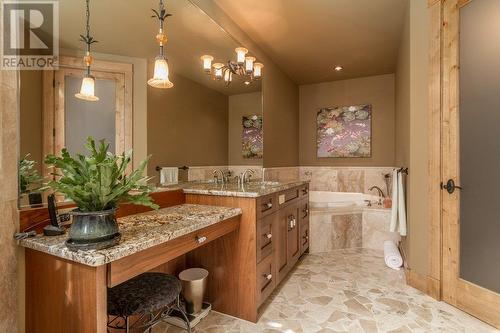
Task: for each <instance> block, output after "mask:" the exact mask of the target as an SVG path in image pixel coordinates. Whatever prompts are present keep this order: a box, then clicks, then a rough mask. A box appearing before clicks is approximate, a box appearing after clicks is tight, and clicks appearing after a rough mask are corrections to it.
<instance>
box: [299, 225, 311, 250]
mask: <svg viewBox="0 0 500 333" xmlns="http://www.w3.org/2000/svg"><path fill="white" fill-rule="evenodd" d="M308 248H309V222H307V223H301V224H300V254H301V255H302V254H303V253H304V252H306V250H307V249H308Z"/></svg>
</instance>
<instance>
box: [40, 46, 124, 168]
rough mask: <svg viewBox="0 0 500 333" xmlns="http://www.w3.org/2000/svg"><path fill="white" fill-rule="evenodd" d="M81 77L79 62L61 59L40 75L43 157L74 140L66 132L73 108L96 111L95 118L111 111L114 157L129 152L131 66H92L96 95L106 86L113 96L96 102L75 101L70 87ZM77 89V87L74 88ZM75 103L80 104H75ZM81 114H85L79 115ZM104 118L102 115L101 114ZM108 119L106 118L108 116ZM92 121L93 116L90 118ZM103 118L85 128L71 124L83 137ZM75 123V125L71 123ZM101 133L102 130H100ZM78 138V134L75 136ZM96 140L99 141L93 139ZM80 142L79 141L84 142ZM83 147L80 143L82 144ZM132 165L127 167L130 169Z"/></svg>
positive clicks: (82, 69) (109, 63)
mask: <svg viewBox="0 0 500 333" xmlns="http://www.w3.org/2000/svg"><path fill="white" fill-rule="evenodd" d="M83 74H84V67H83V63H82V60H81V59H78V58H72V57H64V56H62V57H61V59H60V65H59V70H57V71H45V72H44V76H43V89H44V97H43V98H44V103H43V106H44V107H43V155H44V156H46V155H47V154H56V155H57V154H59V153H60V151H61V149H62V148H65V147H66V148H67V147H68V138H73V137H75V133H70V134H72V135H68V133H66V132H67V131H68V129H67V127H68V124H69V122H70V121H69V120H70V119H72V117H70V116H73V117H74V116H75V114H77V112H76V111H75V106H80V107H83V108H86V109H88V110H89V111H90V110H91V109H92V106H94V107H95V108H96V110H97V111H96V112H95V114H96V115H100V113H99V111H101V110H104V109H107V108H111V111H112V112H113V113H114V115H113V114H111V117H112V118H113V119H112V122H113V123H114V126H113V132H114V133H113V134H114V135H111V134H110V135H111V137H112V141H114V146H113V147H111V149H112V150H113V151H114V152H116V153H117V154H121V153H123V152H124V151H129V150H131V149H132V121H133V120H132V116H133V110H132V65H131V64H124V63H115V62H107V61H99V60H96V61H95V62H94V64H93V66H92V75H93V76H94V77H95V79H96V94H97V95H99V91H97V89H98V87H99V85H103V88H104V87H107V88H108V89H107V90H111V91H112V93H111V94H110V95H109V96H107V97H108V98H107V99H111V100H109V101H108V100H107V99H106V98H105V99H103V98H102V97H103V96H101V99H100V101H98V102H86V101H80V100H78V99H76V97H75V96H74V93H75V92H78V91H77V90H76V91H74V90H75V89H72V88H73V87H71V85H72V84H74V82H75V81H76V82H77V83H79V81H80V80H81V78H82V77H83ZM77 88H78V87H77ZM75 103H79V104H76V105H75ZM79 114H80V115H83V114H85V112H80V113H79ZM102 114H103V115H104V114H105V112H103V113H102ZM108 118H109V117H108ZM92 119H94V117H92ZM103 122H104V120H103V119H95V122H94V123H90V124H87V125H84V124H81V126H80V127H79V125H80V124H74V126H73V127H76V128H79V132H81V133H80V134H82V136H83V137H85V136H86V133H92V132H94V130H95V128H96V127H97V125H99V126H100V127H102V123H103ZM73 123H74V122H73ZM101 132H102V131H101ZM76 137H78V135H76ZM95 139H96V140H99V139H100V138H95ZM84 140H85V138H84V139H81V140H80V139H79V141H84ZM82 145H83V142H82ZM131 168H132V165H130V166H129V170H130V169H131ZM43 173H44V175H47V174H49V173H50V170H49V169H45V170H44V172H43Z"/></svg>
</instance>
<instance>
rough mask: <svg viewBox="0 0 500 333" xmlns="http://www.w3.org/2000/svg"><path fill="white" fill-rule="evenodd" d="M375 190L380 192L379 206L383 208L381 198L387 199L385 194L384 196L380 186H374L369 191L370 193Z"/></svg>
mask: <svg viewBox="0 0 500 333" xmlns="http://www.w3.org/2000/svg"><path fill="white" fill-rule="evenodd" d="M373 190H377V191H378V196H379V199H378V205H379V206H382V199H381V198H385V194H384V191H382V190H381V189H380V187H378V186H372V187H370V188H369V189H368V191H373Z"/></svg>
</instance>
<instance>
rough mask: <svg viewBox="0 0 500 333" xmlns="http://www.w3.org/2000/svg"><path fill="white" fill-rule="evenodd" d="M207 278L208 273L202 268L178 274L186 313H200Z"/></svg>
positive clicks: (190, 269)
mask: <svg viewBox="0 0 500 333" xmlns="http://www.w3.org/2000/svg"><path fill="white" fill-rule="evenodd" d="M207 277H208V271H207V270H206V269H203V268H189V269H186V270H183V271H182V272H181V273H180V274H179V280H181V283H182V296H183V297H184V301H185V302H186V312H187V313H189V314H197V313H198V312H200V311H201V306H202V303H203V295H204V294H205V290H206V288H207Z"/></svg>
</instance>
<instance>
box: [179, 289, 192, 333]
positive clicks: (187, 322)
mask: <svg viewBox="0 0 500 333" xmlns="http://www.w3.org/2000/svg"><path fill="white" fill-rule="evenodd" d="M175 307H176V308H177V310H178V311H179V312H180V313H181V315H182V317H184V318H183V319H184V321H185V322H186V327H187V331H188V333H191V324H190V323H189V319H188V316H187V315H186V312H184V310H183V309H182V307H181V300H180V298H179V296H177V304H176V306H175Z"/></svg>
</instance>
